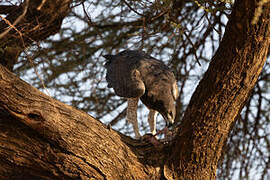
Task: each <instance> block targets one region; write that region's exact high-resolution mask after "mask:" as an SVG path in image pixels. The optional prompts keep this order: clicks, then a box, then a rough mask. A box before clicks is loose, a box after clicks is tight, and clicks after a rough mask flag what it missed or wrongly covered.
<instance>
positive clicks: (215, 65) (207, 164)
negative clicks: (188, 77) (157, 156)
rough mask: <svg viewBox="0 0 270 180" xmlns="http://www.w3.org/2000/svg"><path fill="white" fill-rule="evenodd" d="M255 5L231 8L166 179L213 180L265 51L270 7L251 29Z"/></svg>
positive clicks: (250, 1) (240, 4)
mask: <svg viewBox="0 0 270 180" xmlns="http://www.w3.org/2000/svg"><path fill="white" fill-rule="evenodd" d="M256 4H257V1H255V0H247V1H241V0H238V1H236V2H235V7H234V9H233V12H232V15H231V17H230V20H229V22H228V24H227V26H226V31H225V34H224V38H223V40H222V42H221V44H220V46H219V48H218V50H217V52H216V54H215V55H214V57H213V58H212V61H211V63H210V66H209V68H208V70H207V72H206V73H205V75H204V77H203V79H202V80H201V82H200V84H199V86H198V87H197V89H196V91H195V93H194V94H193V96H192V99H191V101H190V104H189V106H188V108H187V110H186V112H185V115H184V118H183V122H182V124H181V125H180V130H179V137H178V139H177V140H176V141H175V147H174V148H172V150H173V152H172V157H174V159H170V160H169V161H168V162H167V166H166V168H165V176H166V177H168V178H169V177H174V178H176V179H215V176H216V174H215V173H216V168H217V162H218V160H219V157H220V154H221V151H222V147H223V144H224V142H225V141H226V139H227V135H228V133H229V130H230V127H231V125H232V124H233V122H234V121H235V120H236V118H237V116H238V114H239V113H240V112H241V110H242V108H243V106H244V104H245V102H246V100H247V99H248V97H249V95H250V92H251V90H252V89H253V88H254V85H255V83H256V81H257V79H258V76H259V75H260V73H261V71H262V68H263V65H264V63H265V61H266V57H267V51H268V49H269V41H270V39H269V38H270V3H267V4H265V8H264V9H263V14H262V16H261V17H260V20H259V22H258V23H257V24H256V25H251V21H252V19H253V17H254V11H255V7H256Z"/></svg>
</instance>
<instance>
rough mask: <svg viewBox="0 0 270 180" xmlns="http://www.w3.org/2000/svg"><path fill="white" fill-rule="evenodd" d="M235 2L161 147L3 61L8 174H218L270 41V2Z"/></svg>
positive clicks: (1, 100)
mask: <svg viewBox="0 0 270 180" xmlns="http://www.w3.org/2000/svg"><path fill="white" fill-rule="evenodd" d="M255 7H256V1H255V0H247V1H241V0H238V1H236V2H235V7H234V9H233V13H232V15H231V17H230V20H229V22H228V25H227V28H226V32H225V35H224V39H223V41H222V42H221V44H220V47H219V49H218V50H217V52H216V54H215V56H214V57H213V59H212V61H211V64H210V66H209V69H208V70H207V72H206V73H205V75H204V78H203V79H202V81H201V82H200V84H199V85H198V87H197V89H196V91H195V93H194V95H193V96H192V99H191V101H190V104H189V106H188V108H187V110H186V112H185V116H184V118H183V121H182V123H181V124H180V126H179V131H178V133H177V135H176V138H175V139H174V141H173V142H172V143H169V144H167V145H164V146H162V147H161V148H160V149H157V148H154V147H153V146H152V145H150V144H148V143H142V142H140V141H136V140H133V139H131V138H128V137H126V136H124V135H121V134H119V133H117V132H115V131H114V130H111V129H109V128H107V127H106V126H104V125H103V124H102V123H100V122H99V121H97V120H95V119H94V118H92V117H91V116H89V115H88V114H86V113H84V112H82V111H79V110H76V109H75V108H72V107H70V106H68V105H65V104H63V103H61V102H59V101H56V100H54V99H52V98H50V97H48V96H46V95H45V94H43V93H41V92H40V91H38V90H37V89H35V88H34V87H31V86H30V85H29V84H27V83H25V82H24V81H22V80H20V79H19V78H17V77H16V76H15V75H14V74H12V73H11V72H9V71H8V70H7V69H6V68H4V67H3V66H1V65H0V126H1V127H0V157H1V158H0V177H1V179H6V178H7V177H8V178H10V179H12V178H13V179H16V178H18V177H20V178H25V179H91V178H92V179H162V178H167V179H215V173H216V167H217V162H218V160H219V157H220V153H221V150H222V147H223V144H224V142H225V140H226V138H227V135H228V133H229V129H230V126H231V125H232V124H233V122H234V121H235V119H236V117H237V115H238V114H239V112H240V111H241V109H242V107H243V105H244V103H245V101H246V100H247V99H248V97H249V93H250V91H251V89H252V88H253V87H254V84H255V82H256V80H257V78H258V76H259V74H260V72H261V70H262V67H263V64H264V62H265V60H266V56H267V50H268V48H269V41H270V40H269V37H270V17H269V16H270V3H268V4H266V5H265V8H264V11H263V14H262V16H261V17H260V19H259V21H258V23H257V24H256V25H251V19H252V18H253V16H254V10H255Z"/></svg>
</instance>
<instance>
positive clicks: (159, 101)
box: [104, 50, 178, 136]
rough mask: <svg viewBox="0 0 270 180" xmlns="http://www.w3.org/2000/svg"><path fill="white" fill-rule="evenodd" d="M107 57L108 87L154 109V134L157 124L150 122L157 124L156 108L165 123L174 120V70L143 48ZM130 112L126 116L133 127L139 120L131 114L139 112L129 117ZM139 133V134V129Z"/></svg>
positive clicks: (175, 88) (175, 93)
mask: <svg viewBox="0 0 270 180" xmlns="http://www.w3.org/2000/svg"><path fill="white" fill-rule="evenodd" d="M104 57H105V58H106V59H107V62H106V64H105V67H106V69H107V74H106V80H107V82H108V87H112V88H113V89H114V91H115V93H116V94H117V95H118V96H121V97H125V98H128V100H132V101H136V100H137V101H138V99H139V98H140V100H141V101H142V102H143V103H144V104H145V105H146V106H147V107H148V108H149V109H150V113H151V110H152V113H153V114H152V115H151V116H153V117H151V118H152V119H149V123H150V128H151V131H152V133H153V131H155V127H152V126H153V125H151V123H155V119H153V118H155V113H154V111H158V112H159V113H160V114H161V115H162V116H163V118H164V119H165V120H166V124H167V123H173V122H174V118H175V100H176V98H177V97H178V89H177V85H176V80H175V77H174V75H173V73H172V72H171V71H170V70H169V68H168V67H167V66H166V65H165V64H164V63H163V62H162V61H160V60H157V59H155V58H153V57H151V56H149V55H147V54H145V53H144V52H143V51H131V50H125V51H122V52H120V53H119V54H116V55H105V56H104ZM128 108H129V107H128ZM133 111H134V108H133ZM135 111H136V109H135ZM129 114H132V113H129V111H128V114H127V116H128V117H127V118H128V119H129V120H131V122H132V123H133V126H134V123H137V122H134V121H135V120H134V118H135V117H132V115H133V116H136V115H135V114H134V113H133V114H132V115H130V117H129ZM149 118H150V115H149ZM136 121H137V117H136ZM150 121H151V122H150ZM153 121H154V122H153ZM135 129H136V128H134V130H135ZM135 131H136V130H135ZM135 134H136V132H135ZM136 136H138V132H137V135H136Z"/></svg>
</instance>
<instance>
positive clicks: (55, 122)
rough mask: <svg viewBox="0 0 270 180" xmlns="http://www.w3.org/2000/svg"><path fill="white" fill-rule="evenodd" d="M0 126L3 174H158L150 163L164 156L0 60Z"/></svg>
mask: <svg viewBox="0 0 270 180" xmlns="http://www.w3.org/2000/svg"><path fill="white" fill-rule="evenodd" d="M0 126H1V128H0V157H1V158H0V175H2V176H3V177H9V175H12V176H20V177H21V176H22V175H23V176H25V177H27V178H30V177H42V178H44V179H56V178H59V177H61V178H62V177H63V178H64V179H69V178H75V177H76V178H78V177H80V178H82V179H90V178H91V177H93V178H95V179H148V178H149V177H151V176H155V177H158V176H160V169H159V168H158V169H156V168H155V167H158V166H160V164H161V163H162V162H163V160H162V159H163V155H162V152H161V150H155V149H154V148H153V147H152V146H149V144H146V143H139V142H138V141H136V140H132V139H131V138H128V137H126V136H124V135H120V134H118V133H117V132H115V131H114V130H111V129H108V128H107V127H105V126H104V125H103V124H102V123H100V122H99V121H97V120H95V119H94V118H92V117H91V116H89V115H88V114H86V113H85V112H82V111H79V110H76V109H74V108H72V107H70V106H68V105H65V104H63V103H61V102H59V101H56V100H54V99H52V98H50V97H48V96H46V95H44V94H43V93H41V92H40V91H38V90H37V89H35V88H34V87H31V86H30V85H29V84H27V83H25V82H24V81H22V80H20V79H19V78H17V77H16V76H15V75H14V74H12V73H10V72H9V71H8V70H7V69H6V68H4V67H3V66H1V65H0ZM124 142H125V143H124ZM127 144H128V145H127ZM158 151H160V152H158ZM150 154H151V155H150ZM3 179H5V178H3Z"/></svg>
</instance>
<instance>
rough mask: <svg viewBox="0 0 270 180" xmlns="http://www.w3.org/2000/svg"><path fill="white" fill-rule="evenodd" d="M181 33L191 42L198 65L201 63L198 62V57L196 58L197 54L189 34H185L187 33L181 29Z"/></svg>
mask: <svg viewBox="0 0 270 180" xmlns="http://www.w3.org/2000/svg"><path fill="white" fill-rule="evenodd" d="M183 34H184V35H185V36H186V38H187V40H188V41H189V43H190V44H191V46H192V49H193V51H194V56H195V59H196V61H197V63H198V64H199V66H201V63H200V61H199V58H198V56H197V54H196V50H195V46H194V44H193V42H192V41H191V39H190V38H189V36H188V35H187V33H186V32H185V31H183Z"/></svg>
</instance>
